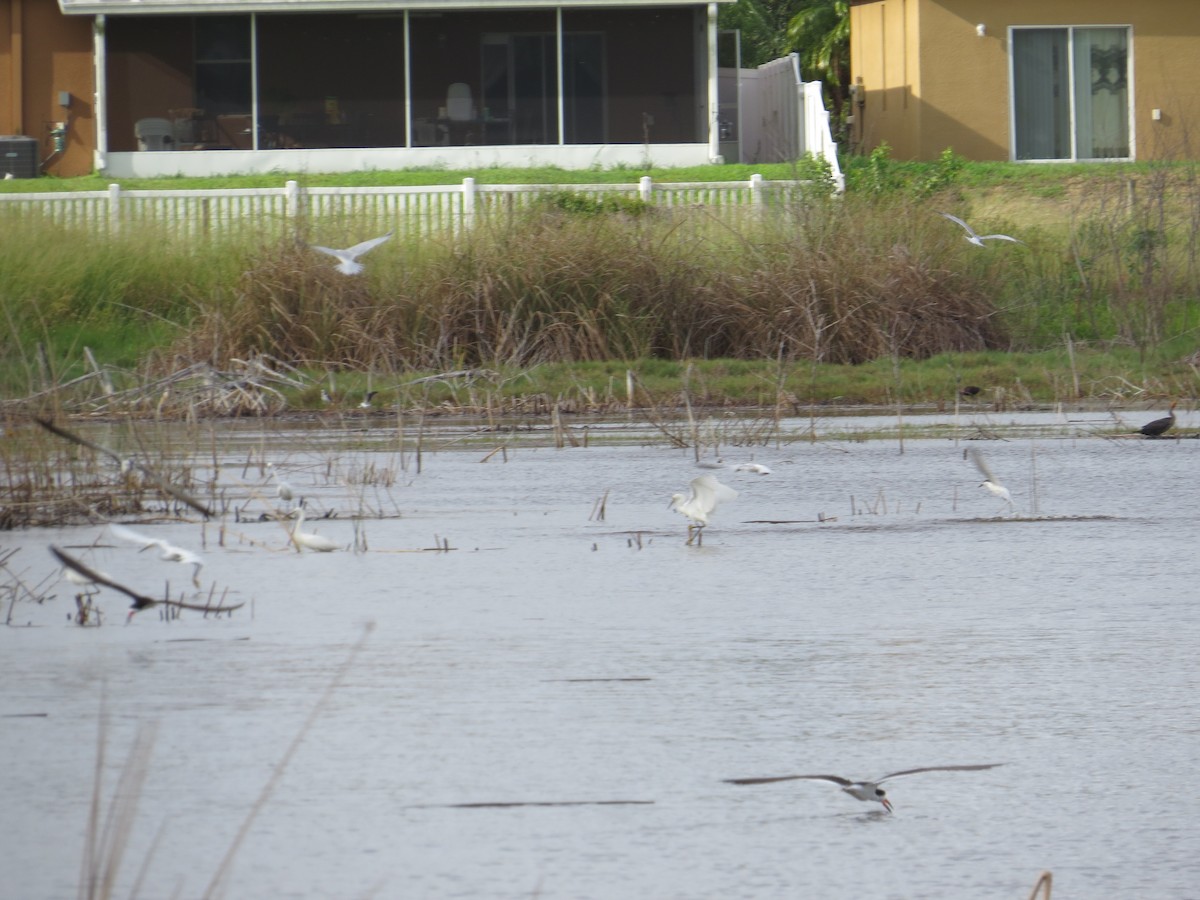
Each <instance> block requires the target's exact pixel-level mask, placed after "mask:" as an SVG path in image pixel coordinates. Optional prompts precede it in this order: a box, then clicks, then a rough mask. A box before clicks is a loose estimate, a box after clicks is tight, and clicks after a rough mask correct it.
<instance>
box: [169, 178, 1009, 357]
mask: <svg viewBox="0 0 1200 900" xmlns="http://www.w3.org/2000/svg"><path fill="white" fill-rule="evenodd" d="M875 212H876V210H875V209H872V208H870V207H868V208H863V207H862V205H854V206H853V207H851V205H850V204H849V203H837V202H833V201H830V200H829V199H827V198H823V197H820V196H818V197H813V196H806V197H804V198H803V199H802V200H801V201H798V205H797V207H796V208H791V207H788V206H785V207H783V208H782V209H781V210H776V211H774V212H772V213H771V214H769V215H766V216H755V215H754V214H753V213H752V212H751V211H750V210H747V211H746V215H745V216H744V217H743V218H742V219H741V220H740V221H737V222H736V223H735V224H729V223H728V222H717V221H715V220H714V218H713V217H712V216H710V215H709V214H708V213H707V212H706V211H705V210H703V209H690V210H674V209H672V210H663V209H647V210H638V211H637V213H636V214H635V213H634V212H632V211H631V210H629V209H626V208H624V207H620V208H617V209H612V210H610V209H606V208H604V207H597V206H594V205H591V206H588V207H587V208H586V209H584V210H583V211H582V212H581V211H580V210H579V209H578V208H577V204H564V203H562V202H547V203H543V204H533V205H532V206H531V207H530V208H529V209H527V210H524V211H520V212H518V213H511V212H508V211H506V212H505V214H504V215H496V216H491V217H487V218H485V219H484V220H483V221H482V222H481V223H479V224H478V225H477V227H476V228H475V229H474V230H473V231H472V232H470V233H469V234H466V235H463V236H462V237H460V238H459V239H458V240H456V241H453V242H444V243H441V244H437V245H433V246H422V247H420V248H419V249H418V248H410V252H409V256H411V262H410V265H408V266H407V267H406V268H405V269H404V270H403V271H396V270H394V269H393V270H388V269H386V268H382V270H381V272H380V274H379V275H378V276H377V277H368V276H363V277H354V278H346V277H345V276H342V275H340V274H338V273H336V272H332V271H330V269H329V268H328V267H327V266H324V265H321V264H320V263H319V261H315V260H313V259H312V258H311V255H310V254H307V253H305V252H304V251H303V250H302V249H301V248H299V247H297V245H295V244H294V243H283V244H280V245H278V246H276V247H275V248H274V249H271V250H268V251H266V252H264V254H263V256H262V257H261V258H260V259H259V260H258V263H257V265H255V266H254V267H252V268H251V269H249V270H248V271H247V272H246V273H245V275H244V276H243V277H242V279H241V281H240V283H239V285H238V288H237V290H236V292H235V294H234V295H233V296H229V295H225V296H223V297H221V296H218V297H217V298H216V299H214V300H213V301H211V302H208V303H205V304H202V305H201V307H200V310H199V315H198V316H197V318H196V320H195V322H194V325H193V328H192V330H191V332H190V333H189V335H188V336H187V338H186V339H185V340H183V341H182V342H180V344H178V345H176V347H175V348H174V351H173V356H174V358H175V359H176V360H177V361H186V360H188V359H196V358H204V359H207V360H209V361H210V362H211V363H212V364H214V365H223V364H225V363H226V362H227V361H228V360H229V359H233V358H245V357H246V356H247V355H250V354H254V353H264V354H270V355H272V356H276V357H279V358H281V359H286V360H289V361H291V362H293V363H295V364H298V365H313V366H335V367H345V368H357V369H368V370H373V371H392V372H395V371H402V370H411V369H434V370H436V369H448V368H461V367H468V366H504V365H517V366H529V365H535V364H538V363H547V362H568V361H571V362H587V361H608V360H622V359H626V360H628V359H650V358H661V359H676V360H680V359H687V358H692V357H696V358H710V359H711V358H719V357H726V358H741V359H775V358H778V357H780V356H781V355H782V356H783V357H785V358H787V359H801V358H803V359H816V360H819V361H829V362H851V363H857V362H862V361H866V360H869V359H874V358H878V357H879V356H881V355H888V356H895V357H903V358H924V357H928V356H930V355H933V354H935V353H939V352H945V351H951V350H982V349H986V348H988V347H995V346H999V345H1003V344H1004V342H1005V334H1004V331H1003V328H1002V326H1001V325H1000V323H999V319H998V317H997V316H996V309H995V306H994V305H993V304H992V302H991V300H990V298H991V296H992V294H993V293H994V291H995V282H996V280H997V279H998V278H999V277H1000V275H999V273H998V271H997V270H996V269H995V268H987V267H983V268H975V269H968V270H966V271H964V270H963V269H962V268H961V267H959V266H958V265H957V262H958V254H957V248H953V249H952V248H950V246H949V244H948V241H946V240H940V241H939V240H936V239H933V238H931V237H930V236H929V234H928V226H921V225H920V223H918V224H917V226H916V227H915V237H914V228H913V226H912V221H911V220H910V221H909V223H908V224H909V227H908V229H907V230H905V228H904V221H903V216H902V215H901V214H899V213H898V212H897V211H896V210H888V211H886V215H885V216H884V217H883V218H882V220H880V221H875V220H873V219H872V218H870V217H871V216H872V215H873V214H874V213H875ZM864 217H867V218H864ZM369 275H370V273H369Z"/></svg>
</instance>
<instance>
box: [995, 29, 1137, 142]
mask: <svg viewBox="0 0 1200 900" xmlns="http://www.w3.org/2000/svg"><path fill="white" fill-rule="evenodd" d="M1129 73H1130V69H1129V29H1128V28H1126V27H1119V28H1112V27H1108V28H1075V27H1070V28H1015V29H1013V31H1012V98H1013V99H1012V103H1013V110H1012V118H1013V157H1014V158H1015V159H1027V160H1080V159H1129V158H1130V157H1131V155H1132V154H1131V148H1130V140H1129V135H1130V124H1129V123H1130V112H1131V110H1130V94H1129Z"/></svg>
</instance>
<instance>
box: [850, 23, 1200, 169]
mask: <svg viewBox="0 0 1200 900" xmlns="http://www.w3.org/2000/svg"><path fill="white" fill-rule="evenodd" d="M850 2H851V9H850V15H851V38H850V40H851V48H850V53H851V80H852V83H853V84H854V87H855V91H856V95H855V98H854V121H853V122H852V126H851V132H850V136H851V142H852V145H853V146H854V147H855V148H856V149H859V150H861V151H862V152H869V151H870V150H872V149H873V148H875V147H877V146H879V145H880V143H882V142H884V141H886V142H887V143H888V144H889V145H890V146H891V148H892V155H893V156H894V157H895V158H897V159H922V160H930V159H934V158H936V157H937V156H938V155H939V154H940V153H941V152H942V151H943V150H944V149H946V148H947V147H950V148H953V150H954V151H955V152H956V153H958V154H960V155H961V156H964V157H966V158H968V159H975V160H1023V161H1025V160H1027V161H1031V162H1033V161H1065V160H1097V159H1104V160H1109V159H1113V160H1129V159H1143V160H1145V159H1180V158H1196V157H1197V156H1200V128H1197V126H1198V125H1200V2H1197V0H1136V2H1130V0H1003V2H999V0H850Z"/></svg>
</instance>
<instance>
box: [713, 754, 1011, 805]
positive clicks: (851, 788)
mask: <svg viewBox="0 0 1200 900" xmlns="http://www.w3.org/2000/svg"><path fill="white" fill-rule="evenodd" d="M1002 765H1004V763H984V764H982V765H973V766H922V767H921V768H919V769H904V770H902V771H900V772H892V773H891V774H889V775H884V776H883V777H882V778H876V779H875V780H874V781H851V780H850V779H849V778H843V777H842V776H841V775H777V776H774V777H768V778H726V779H725V781H726V783H727V784H771V783H773V782H776V781H799V780H808V781H830V782H833V783H834V784H836V785H839V786H840V787H841V789H842V790H843V791H845V792H846V793H847V794H849V795H850V796H851V797H853V798H854V799H855V800H864V801H867V802H870V801H874V802H876V803H882V804H883V808H884V809H886V810H887V811H888V812H891V811H892V801H891V800H889V799H888V797H887V792H886V791H885V790H884V789H883V788H881V787H880V785H881V784H883V783H884V782H885V781H887V780H888V779H891V778H899V777H900V776H901V775H916V774H918V773H920V772H978V771H980V770H982V769H994V768H996V766H1002Z"/></svg>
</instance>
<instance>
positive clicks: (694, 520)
mask: <svg viewBox="0 0 1200 900" xmlns="http://www.w3.org/2000/svg"><path fill="white" fill-rule="evenodd" d="M737 495H738V492H737V491H735V490H734V489H733V488H731V487H729V485H726V484H721V482H719V481H717V479H716V476H715V475H700V476H698V477H696V478H693V479H692V480H691V482H690V484H689V485H688V494H687V496H686V497H685V496H684V495H683V494H672V495H671V502H670V504H669V506H670V508H671V509H673V510H675V511H676V512H677V513H681V514H682V515H684V516H687V518H689V519H691V522H689V523H688V539H687V542H688V543H689V544H691V543H692V541H693V540H695V539H696V538H697V537H699V538H700V542H701V543H703V542H704V538H703V535H702V534H701V532H702V531H703V530H704V526H705V525H707V524H708V517H709V516H710V515H712V513H713V511H714V510H715V509H716V508H717V506H718V505H720V504H721V503H724V502H725V501H726V500H733V499H734V498H735V497H737Z"/></svg>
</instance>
